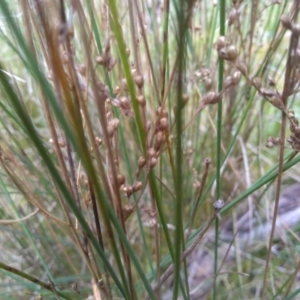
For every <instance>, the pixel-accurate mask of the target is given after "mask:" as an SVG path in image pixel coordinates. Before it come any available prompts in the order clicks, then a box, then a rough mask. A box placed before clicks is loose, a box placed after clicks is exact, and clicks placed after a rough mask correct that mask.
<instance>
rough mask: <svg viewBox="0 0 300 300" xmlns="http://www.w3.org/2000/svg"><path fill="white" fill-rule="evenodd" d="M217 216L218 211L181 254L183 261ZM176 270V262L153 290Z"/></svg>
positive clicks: (146, 299) (147, 297)
mask: <svg viewBox="0 0 300 300" xmlns="http://www.w3.org/2000/svg"><path fill="white" fill-rule="evenodd" d="M216 216H217V211H215V212H214V214H213V215H212V216H211V217H210V219H209V220H208V222H207V223H206V225H205V226H204V228H203V229H202V230H201V232H200V233H199V235H198V236H197V237H196V238H195V239H194V241H193V243H192V244H191V245H190V246H189V247H188V248H187V249H186V250H185V251H184V252H183V253H182V254H181V257H180V262H182V261H183V260H184V259H186V258H187V257H188V256H189V255H190V254H191V253H192V252H193V250H194V249H195V248H196V247H197V245H198V244H199V242H200V241H201V239H202V238H203V236H204V234H205V233H206V232H207V230H208V229H209V227H210V225H211V224H212V223H213V221H214V220H215V218H216ZM173 272H174V264H172V265H170V266H169V267H168V268H167V270H166V271H165V272H164V273H163V274H162V276H161V277H160V280H159V281H158V282H157V284H156V285H155V286H154V287H153V291H154V292H156V291H157V290H158V289H159V288H160V287H161V286H162V284H163V283H164V282H165V281H166V280H167V279H168V278H169V277H170V276H171V274H172V273H173ZM148 299H149V296H146V298H145V300H148Z"/></svg>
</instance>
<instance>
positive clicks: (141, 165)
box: [138, 156, 146, 169]
mask: <svg viewBox="0 0 300 300" xmlns="http://www.w3.org/2000/svg"><path fill="white" fill-rule="evenodd" d="M145 165H146V159H145V158H144V157H143V156H141V157H140V158H139V160H138V166H139V168H140V169H142V168H143V167H144V166H145Z"/></svg>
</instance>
